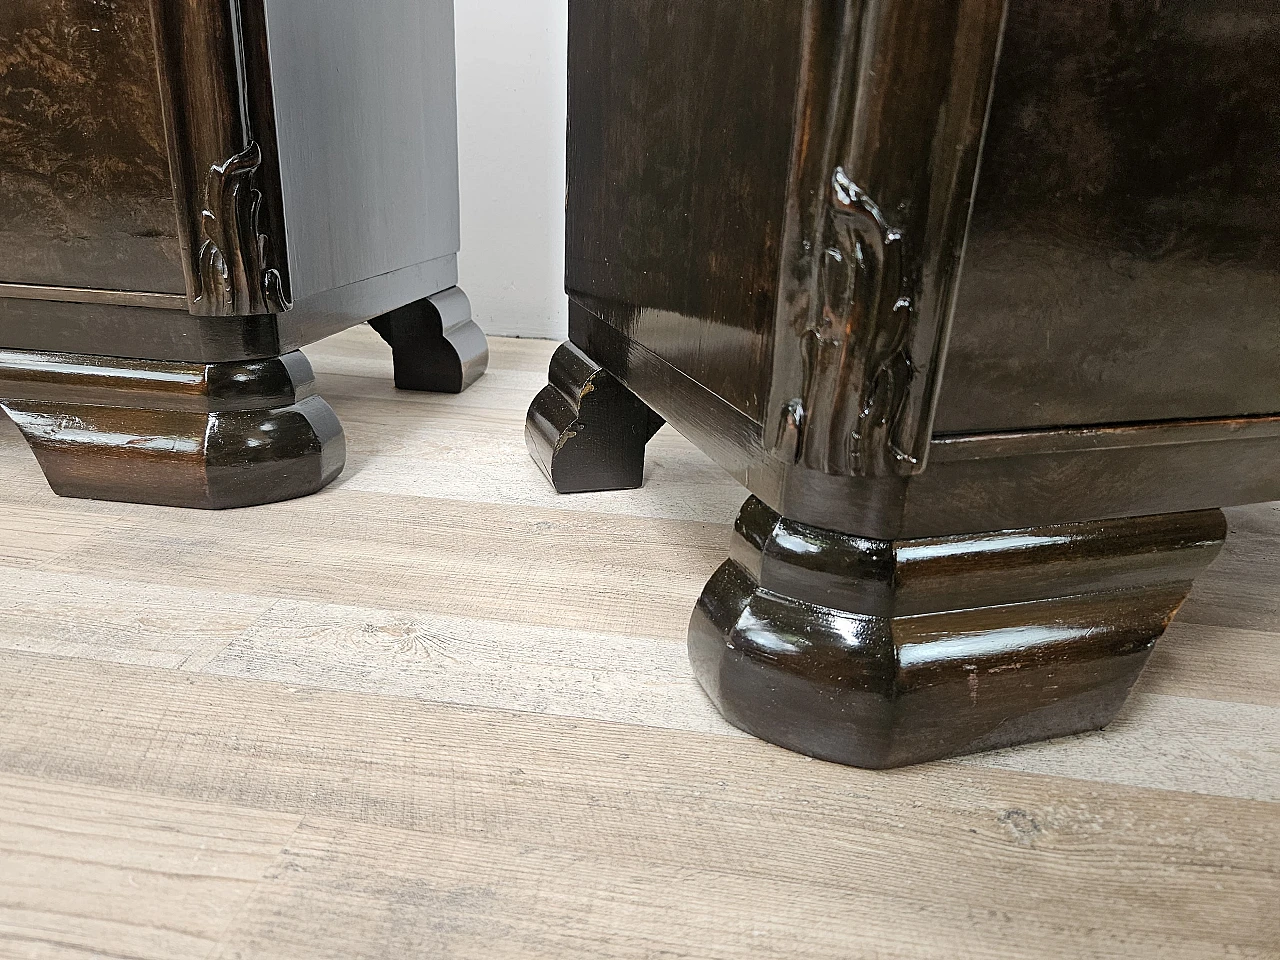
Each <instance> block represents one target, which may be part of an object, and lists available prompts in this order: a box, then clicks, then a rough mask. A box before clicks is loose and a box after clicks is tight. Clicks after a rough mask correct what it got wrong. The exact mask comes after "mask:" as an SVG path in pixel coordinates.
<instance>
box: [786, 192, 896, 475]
mask: <svg viewBox="0 0 1280 960" xmlns="http://www.w3.org/2000/svg"><path fill="white" fill-rule="evenodd" d="M825 239H826V247H825V249H824V251H823V254H822V268H821V275H820V280H819V285H820V287H821V298H820V306H821V313H819V314H818V316H817V317H816V320H817V325H816V328H815V329H812V330H811V334H812V340H811V342H810V343H808V344H805V349H806V350H807V351H808V352H809V354H810V357H809V362H808V364H807V368H808V370H807V373H808V377H807V380H808V382H807V383H806V385H805V387H806V389H805V396H806V397H812V398H813V399H814V400H818V397H817V396H815V395H816V394H820V393H821V392H823V391H824V390H825V389H828V388H831V389H832V391H833V393H834V394H835V395H834V396H831V397H829V398H823V399H827V400H829V402H830V403H831V408H832V410H833V411H838V413H837V414H836V415H833V416H832V418H831V422H830V427H829V429H830V430H831V431H832V436H831V438H830V440H829V445H828V450H829V456H830V464H831V466H832V467H833V468H834V469H835V470H837V471H839V472H841V473H851V474H859V475H868V474H883V473H894V472H910V471H911V469H912V468H913V467H915V466H916V460H917V458H916V457H914V456H913V455H912V454H911V453H910V452H909V450H908V447H909V444H910V438H909V437H904V436H903V427H904V424H903V415H904V413H905V412H906V407H907V400H908V391H909V390H910V387H911V381H912V378H913V377H914V375H915V371H914V368H913V365H912V362H911V351H910V343H909V334H910V332H911V328H912V322H913V320H914V309H915V307H914V291H913V284H912V280H911V276H910V273H909V269H910V258H909V257H908V255H907V249H906V246H907V244H906V240H905V239H904V238H903V236H902V233H901V232H900V231H899V230H897V229H895V228H893V227H891V226H889V224H888V223H887V222H886V221H885V217H884V214H883V213H882V212H881V210H880V208H879V207H878V206H877V205H876V203H875V201H873V200H872V199H871V198H870V197H868V196H867V195H866V194H865V193H863V192H862V190H861V189H859V187H858V185H857V184H855V183H853V181H851V180H850V179H849V178H848V176H847V175H846V174H845V172H844V169H843V168H842V167H837V168H836V171H835V174H834V175H833V176H832V178H831V199H830V203H829V205H828V208H827V224H826V238H825ZM846 393H849V394H851V395H852V396H845V395H844V394H846ZM802 402H803V401H802ZM900 467H905V470H902V469H900Z"/></svg>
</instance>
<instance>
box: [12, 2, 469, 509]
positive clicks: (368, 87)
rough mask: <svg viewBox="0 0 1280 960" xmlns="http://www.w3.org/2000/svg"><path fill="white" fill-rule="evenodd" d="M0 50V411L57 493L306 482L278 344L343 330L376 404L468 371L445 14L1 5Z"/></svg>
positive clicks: (305, 430)
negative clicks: (387, 352)
mask: <svg viewBox="0 0 1280 960" xmlns="http://www.w3.org/2000/svg"><path fill="white" fill-rule="evenodd" d="M0 38H2V42H3V48H2V49H0V402H2V404H3V407H4V409H5V410H6V411H7V412H8V414H9V416H10V417H11V418H12V419H13V420H14V421H15V422H16V423H17V425H18V427H19V428H20V429H21V430H22V432H23V434H24V435H25V436H26V438H27V440H28V441H29V442H30V444H31V446H32V448H33V449H34V450H35V453H36V456H37V458H38V459H39V461H40V465H41V467H42V468H43V469H44V472H45V476H46V477H47V478H48V480H49V482H50V484H51V485H52V486H53V489H54V490H55V491H56V492H58V493H60V494H62V495H64V496H73V497H94V498H99V499H109V500H132V501H140V502H145V503H158V504H169V505H174V506H186V507H234V506H244V505H248V504H256V503H264V502H267V501H272V500H283V499H287V498H290V497H297V496H302V495H304V494H308V493H312V492H314V491H316V490H318V489H320V488H321V487H323V486H324V485H325V484H326V483H328V482H329V481H330V480H332V479H333V478H334V477H336V476H337V475H338V473H339V472H340V471H341V469H342V466H343V461H344V458H345V453H344V445H343V437H342V428H341V426H340V425H339V423H338V421H337V418H336V417H335V416H334V414H333V411H332V410H331V409H330V408H329V406H328V404H326V403H325V401H324V400H323V399H321V398H320V397H319V396H317V395H316V394H315V392H314V388H313V383H312V379H313V378H312V373H311V368H310V366H309V365H308V363H307V361H306V359H305V358H304V357H303V356H302V354H301V353H298V352H297V350H298V348H299V347H301V346H303V345H305V344H307V343H310V342H312V341H314V340H318V339H320V338H322V337H325V336H328V335H329V334H331V333H335V332H337V331H339V330H341V329H343V328H345V327H348V326H351V325H353V324H357V323H363V322H365V321H370V322H372V323H373V325H374V327H375V328H376V329H377V330H378V332H379V333H380V334H381V335H382V336H383V337H384V338H385V339H386V340H387V341H388V342H389V343H390V344H391V346H392V349H393V351H394V357H395V379H396V385H397V386H400V387H404V388H407V389H413V390H441V391H454V392H456V391H459V390H462V389H463V388H464V387H466V386H467V385H468V384H470V383H471V382H472V381H474V380H475V379H476V378H477V377H479V376H480V374H481V373H482V372H483V371H484V368H485V364H486V362H487V358H488V348H487V345H486V343H485V338H484V335H483V334H482V333H481V332H480V330H479V328H478V327H476V325H475V324H474V323H472V322H471V319H470V317H471V314H470V306H469V304H468V302H467V298H466V296H465V295H464V294H463V293H462V291H461V290H459V289H458V288H457V279H458V277H457V260H456V254H457V250H458V185H457V182H458V171H457V163H458V161H457V116H456V113H457V108H456V103H455V94H454V49H453V4H452V2H451V0H376V2H368V3H350V2H346V0H114V2H112V3H102V2H97V0H56V2H55V0H5V3H4V4H3V6H0Z"/></svg>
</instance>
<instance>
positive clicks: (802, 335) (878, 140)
mask: <svg viewBox="0 0 1280 960" xmlns="http://www.w3.org/2000/svg"><path fill="white" fill-rule="evenodd" d="M1004 5H1005V0H808V2H807V4H806V7H805V19H804V37H803V59H802V63H801V81H800V89H799V93H798V98H797V104H796V130H795V134H794V143H793V151H792V161H791V172H790V175H789V183H788V197H787V215H786V222H785V226H784V232H783V238H782V246H783V251H784V252H783V257H782V264H781V274H780V278H779V284H778V315H777V325H776V328H775V341H774V361H773V380H772V386H771V390H770V396H769V402H768V407H767V410H766V419H765V423H764V444H765V446H766V448H767V449H768V450H769V452H770V453H771V454H772V455H773V456H774V457H776V458H778V459H780V460H782V461H784V462H786V463H792V464H796V465H798V466H800V467H802V468H806V469H811V470H818V471H821V472H823V473H828V474H835V475H846V476H895V475H897V476H908V475H910V474H913V473H918V472H920V471H921V470H922V469H924V466H925V457H926V453H927V451H928V446H929V440H930V434H931V429H932V420H933V401H934V397H935V395H936V392H937V384H938V377H939V371H940V370H941V366H942V363H941V361H942V355H943V352H944V350H945V347H946V340H947V332H948V327H949V324H950V317H951V310H952V306H953V303H954V295H955V289H956V285H957V280H958V277H959V268H960V260H961V253H962V251H963V247H964V237H965V232H966V229H967V224H968V214H969V207H970V204H971V202H972V197H973V189H974V185H975V183H976V180H977V168H978V155H979V153H980V150H981V142H982V133H983V128H984V126H985V119H986V112H987V104H988V102H989V100H990V95H991V86H992V80H993V77H994V74H995V65H996V58H997V53H998V49H999V40H1000V34H1001V31H1002V29H1003V20H1004Z"/></svg>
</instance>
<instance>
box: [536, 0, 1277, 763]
mask: <svg viewBox="0 0 1280 960" xmlns="http://www.w3.org/2000/svg"><path fill="white" fill-rule="evenodd" d="M569 9H570V44H569V46H570V51H569V168H568V236H567V248H566V249H567V268H566V286H567V290H568V294H569V299H570V326H569V337H570V338H569V342H568V343H566V344H565V345H564V346H562V347H561V348H560V349H559V351H558V352H557V354H556V356H555V358H554V359H553V360H552V364H551V370H550V384H549V386H548V387H547V388H546V389H545V390H544V391H543V392H542V393H541V394H540V395H539V396H538V397H537V398H536V400H535V401H534V403H533V405H532V407H531V409H530V412H529V419H528V426H527V437H528V441H529V446H530V450H531V451H532V453H533V455H534V457H535V458H536V459H537V461H538V462H539V464H540V465H541V466H542V468H543V470H544V472H545V473H546V474H547V476H548V477H549V478H550V479H551V481H552V482H553V483H554V484H555V486H556V488H557V489H558V490H561V491H562V492H582V491H589V490H602V489H616V488H623V487H634V486H638V485H639V484H640V483H641V482H642V481H643V461H644V448H645V443H646V442H647V440H648V439H649V438H650V437H651V436H652V435H653V433H654V432H655V431H656V430H657V429H658V428H659V427H660V426H661V425H662V423H663V422H664V421H665V422H667V423H670V424H671V425H672V426H674V427H675V428H676V429H677V430H679V431H681V432H682V433H684V434H685V435H686V436H687V437H688V438H690V439H691V440H692V441H693V442H694V443H696V444H697V445H698V446H699V447H701V448H702V449H703V450H704V451H705V452H706V453H708V454H709V455H710V456H711V457H713V458H714V459H715V460H716V461H717V462H718V463H720V464H721V465H722V466H723V467H724V468H725V469H727V470H728V471H729V472H730V473H732V474H733V475H734V476H735V477H736V478H737V479H738V480H740V481H741V482H742V483H743V485H744V486H745V487H746V488H747V489H748V490H749V491H750V493H751V494H752V497H751V498H750V499H749V500H748V501H747V503H746V505H745V506H744V507H743V510H742V513H741V515H740V516H739V518H738V521H737V523H736V527H735V532H734V535H733V538H732V543H731V545H730V548H729V559H728V560H727V561H726V563H725V564H724V566H723V567H722V568H721V569H720V570H719V571H718V572H717V573H716V575H715V576H714V577H713V578H712V580H711V582H710V583H709V584H708V586H707V588H706V591H705V592H704V594H703V596H702V598H701V599H700V600H699V602H698V604H697V607H696V610H695V611H694V614H693V617H692V620H691V623H690V628H689V650H690V655H691V660H692V664H693V668H694V671H695V673H696V674H697V676H698V679H699V680H700V681H701V683H702V685H703V687H704V688H705V689H706V691H707V693H708V694H709V695H710V697H711V698H712V700H713V701H714V702H715V703H716V705H717V706H718V707H719V708H720V710H721V711H722V712H723V713H724V715H725V716H726V717H727V718H728V719H729V720H731V721H732V722H733V723H735V724H737V725H738V726H740V727H742V728H744V729H746V730H748V731H750V732H752V733H755V734H757V735H759V736H761V737H763V738H765V739H768V740H772V741H774V742H776V743H779V744H782V745H784V746H786V747H789V748H791V749H794V750H798V751H802V752H805V753H808V754H811V755H814V756H817V757H822V758H825V759H830V760H836V761H840V762H844V763H850V764H857V765H860V766H869V767H885V766H897V765H901V764H907V763H913V762H918V761H922V760H928V759H935V758H940V757H945V756H951V755H954V754H960V753H965V752H970V751H975V750H984V749H991V748H996V747H1005V746H1010V745H1013V744H1018V743H1022V742H1026V741H1030V740H1038V739H1044V738H1049V737H1055V736H1061V735H1064V734H1071V733H1079V732H1083V731H1088V730H1092V729H1096V728H1099V727H1102V726H1104V725H1105V724H1107V723H1108V722H1109V721H1110V720H1111V719H1112V718H1113V717H1114V716H1115V715H1116V713H1117V711H1118V710H1119V709H1120V707H1121V706H1122V704H1123V703H1124V700H1125V697H1126V695H1127V693H1128V691H1129V689H1130V688H1131V686H1132V684H1133V683H1134V681H1135V679H1136V678H1137V676H1138V674H1139V672H1140V670H1141V668H1142V666H1143V664H1144V662H1145V660H1146V658H1147V655H1148V653H1149V652H1150V650H1151V649H1152V646H1153V644H1154V643H1155V642H1156V640H1157V639H1158V637H1159V636H1160V635H1161V633H1162V632H1163V631H1164V629H1165V627H1166V626H1167V625H1168V623H1169V621H1170V619H1171V618H1172V617H1173V616H1174V615H1175V613H1176V611H1177V610H1178V608H1179V606H1180V604H1181V603H1182V601H1183V599H1184V598H1185V597H1186V595H1187V593H1188V591H1189V590H1190V588H1191V584H1192V581H1193V579H1194V577H1195V576H1196V575H1197V573H1198V572H1199V571H1201V570H1202V569H1203V568H1204V567H1205V566H1206V565H1207V564H1208V563H1210V562H1211V561H1212V559H1213V557H1214V556H1215V554H1216V552H1217V550H1218V548H1219V547H1220V545H1221V543H1222V542H1223V539H1224V537H1225V535H1226V526H1225V522H1224V520H1223V517H1222V514H1221V512H1220V510H1219V508H1220V507H1223V506H1227V505H1231V504H1241V503H1248V502H1253V501H1261V500H1270V499H1275V498H1277V497H1280V471H1278V470H1277V466H1278V465H1280V416H1277V414H1278V413H1280V226H1278V224H1280V159H1278V157H1280V154H1277V152H1276V145H1277V144H1280V106H1278V105H1280V61H1277V59H1276V56H1275V51H1276V50H1277V49H1280V13H1278V12H1277V10H1276V8H1275V6H1274V4H1271V3H1268V2H1265V0H1207V2H1206V0H1201V2H1190V0H1173V2H1167V0H1160V2H1157V0H1122V2H1117V3H1109V4H1103V5H1099V4H1096V3H1092V2H1089V0H1025V2H1018V3H1005V2H1004V0H954V2H952V0H861V2H859V0H802V2H789V0H787V2H783V0H744V2H743V3H740V4H735V5H734V6H733V9H732V11H729V10H727V9H726V8H725V7H724V5H723V4H719V3H716V2H714V0H672V2H667V0H608V2H606V0H570V4H569Z"/></svg>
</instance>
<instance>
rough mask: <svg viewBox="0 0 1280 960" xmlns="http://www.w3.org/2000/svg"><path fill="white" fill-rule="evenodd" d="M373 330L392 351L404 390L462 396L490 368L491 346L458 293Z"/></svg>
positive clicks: (377, 323) (378, 322) (382, 320)
mask: <svg viewBox="0 0 1280 960" xmlns="http://www.w3.org/2000/svg"><path fill="white" fill-rule="evenodd" d="M369 326H371V327H373V329H374V330H376V331H378V335H379V336H381V337H382V339H384V340H386V341H387V343H388V344H390V345H391V351H392V355H393V356H394V358H395V380H396V386H397V387H398V388H399V389H401V390H430V391H434V392H436V393H461V392H462V391H463V390H465V389H466V388H467V387H469V386H471V384H473V383H475V382H476V381H477V380H479V379H480V376H481V375H482V374H483V373H484V371H485V368H486V367H487V366H488V365H489V343H488V341H487V340H486V339H485V336H484V333H483V331H481V329H480V328H479V327H477V326H476V324H475V321H473V320H472V319H471V301H469V300H468V299H467V295H466V294H465V293H463V292H462V290H461V289H459V288H458V287H452V288H450V289H448V290H445V291H443V292H441V293H437V294H435V295H434V296H431V297H427V298H425V299H423V300H418V301H416V302H414V303H410V304H408V305H407V306H403V307H400V308H399V309H398V310H393V311H391V312H390V313H387V314H383V315H382V316H381V317H376V318H375V319H373V320H370V321H369Z"/></svg>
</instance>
